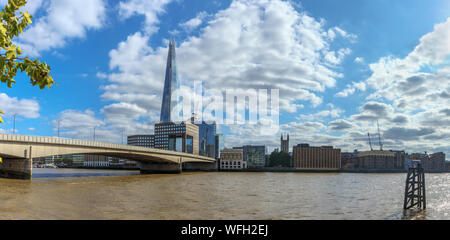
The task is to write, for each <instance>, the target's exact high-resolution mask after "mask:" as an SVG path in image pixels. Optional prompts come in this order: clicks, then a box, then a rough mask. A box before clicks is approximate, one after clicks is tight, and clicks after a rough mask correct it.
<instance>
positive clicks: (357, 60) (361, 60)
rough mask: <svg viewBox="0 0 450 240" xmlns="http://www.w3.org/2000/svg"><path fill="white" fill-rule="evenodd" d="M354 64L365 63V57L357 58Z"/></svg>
mask: <svg viewBox="0 0 450 240" xmlns="http://www.w3.org/2000/svg"><path fill="white" fill-rule="evenodd" d="M354 62H355V63H364V58H363V57H356V58H355V60H354Z"/></svg>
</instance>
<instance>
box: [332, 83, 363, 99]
mask: <svg viewBox="0 0 450 240" xmlns="http://www.w3.org/2000/svg"><path fill="white" fill-rule="evenodd" d="M356 90H360V91H366V84H365V83H364V82H352V84H351V85H347V86H346V88H345V89H344V90H342V91H340V92H338V93H336V95H335V96H336V97H348V96H349V95H352V94H353V93H355V91H356Z"/></svg>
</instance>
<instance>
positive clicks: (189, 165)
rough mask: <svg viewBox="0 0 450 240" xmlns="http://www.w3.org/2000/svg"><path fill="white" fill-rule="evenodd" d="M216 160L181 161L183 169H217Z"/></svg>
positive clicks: (211, 170) (209, 170) (210, 170)
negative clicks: (209, 161)
mask: <svg viewBox="0 0 450 240" xmlns="http://www.w3.org/2000/svg"><path fill="white" fill-rule="evenodd" d="M217 169H218V168H217V161H214V162H211V163H208V162H185V163H183V171H208V172H213V171H217Z"/></svg>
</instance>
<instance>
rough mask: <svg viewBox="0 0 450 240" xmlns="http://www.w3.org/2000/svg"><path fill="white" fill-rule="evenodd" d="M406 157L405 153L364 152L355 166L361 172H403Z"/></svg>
mask: <svg viewBox="0 0 450 240" xmlns="http://www.w3.org/2000/svg"><path fill="white" fill-rule="evenodd" d="M405 156H406V154H405V152H404V151H393V150H389V151H385V150H373V151H363V152H359V154H358V156H357V157H356V158H355V160H354V165H353V166H354V169H359V170H403V169H404V168H405Z"/></svg>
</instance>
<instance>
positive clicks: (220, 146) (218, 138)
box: [215, 133, 225, 158]
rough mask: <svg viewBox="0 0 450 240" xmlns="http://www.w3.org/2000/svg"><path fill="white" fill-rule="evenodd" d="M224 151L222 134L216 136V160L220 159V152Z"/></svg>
mask: <svg viewBox="0 0 450 240" xmlns="http://www.w3.org/2000/svg"><path fill="white" fill-rule="evenodd" d="M223 149H225V139H224V137H223V133H218V134H216V151H215V153H216V158H219V157H220V152H221V151H222V150H223Z"/></svg>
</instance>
